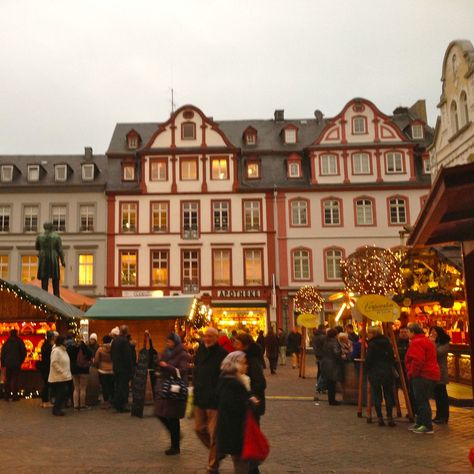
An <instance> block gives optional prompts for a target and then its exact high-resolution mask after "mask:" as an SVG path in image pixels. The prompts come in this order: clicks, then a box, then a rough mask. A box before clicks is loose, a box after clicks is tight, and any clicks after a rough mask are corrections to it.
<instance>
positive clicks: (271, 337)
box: [265, 328, 280, 374]
mask: <svg viewBox="0 0 474 474" xmlns="http://www.w3.org/2000/svg"><path fill="white" fill-rule="evenodd" d="M265 353H266V355H267V357H268V361H269V362H270V372H271V373H272V374H276V368H277V364H278V355H279V353H280V344H279V343H278V337H277V336H276V334H275V333H274V332H273V329H271V328H270V329H269V330H268V333H267V335H266V337H265Z"/></svg>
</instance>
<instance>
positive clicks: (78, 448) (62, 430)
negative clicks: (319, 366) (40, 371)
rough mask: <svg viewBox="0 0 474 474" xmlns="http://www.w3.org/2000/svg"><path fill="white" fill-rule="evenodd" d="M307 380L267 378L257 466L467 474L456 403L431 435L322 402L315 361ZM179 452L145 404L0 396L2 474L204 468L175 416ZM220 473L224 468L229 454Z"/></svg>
mask: <svg viewBox="0 0 474 474" xmlns="http://www.w3.org/2000/svg"><path fill="white" fill-rule="evenodd" d="M308 363H309V365H310V367H309V368H308V371H307V378H306V379H301V378H299V377H298V371H297V370H292V369H291V368H290V367H285V368H281V367H279V370H278V374H277V375H275V376H270V375H269V374H268V370H267V371H266V373H267V379H268V383H269V389H268V395H269V400H268V404H267V407H268V408H267V413H266V415H265V416H264V417H263V419H262V427H263V430H264V432H265V433H266V435H267V437H268V438H269V441H270V445H271V452H270V456H269V458H268V459H267V461H266V462H265V463H264V464H263V466H262V467H261V471H262V472H263V473H268V474H270V473H271V474H278V473H366V472H367V473H425V472H426V473H431V472H433V473H445V472H446V473H469V472H471V473H472V472H473V471H472V470H471V469H470V467H469V464H468V461H467V455H468V451H469V449H470V447H471V446H473V445H474V411H472V410H469V409H461V408H455V409H453V410H452V415H451V421H450V424H449V425H448V426H442V427H436V432H435V434H434V435H433V436H429V435H415V434H412V433H409V432H408V431H407V427H408V422H407V421H406V420H405V419H403V420H400V421H399V422H398V424H397V426H396V427H395V428H388V427H383V428H381V427H378V426H377V425H376V424H367V423H366V420H365V419H359V418H357V416H356V409H355V407H353V406H339V407H330V406H328V405H327V403H326V402H325V401H323V400H321V401H320V402H319V403H316V402H314V401H313V400H312V396H313V395H314V383H315V379H314V375H315V370H314V362H313V360H312V358H310V357H309V358H308ZM182 428H183V433H184V438H183V442H182V450H181V455H180V456H173V457H167V456H165V455H164V454H163V451H164V450H165V449H167V448H168V438H167V435H166V433H165V432H164V430H163V429H162V427H161V425H160V423H159V422H158V421H157V420H156V419H155V418H154V417H153V416H152V407H146V409H145V417H144V418H143V419H137V418H132V417H130V416H129V415H128V414H115V413H111V412H110V411H107V410H101V409H99V408H93V409H91V410H87V411H83V412H79V413H77V412H74V413H73V411H72V410H67V416H66V417H63V418H56V417H53V416H51V413H50V410H45V409H41V408H39V401H38V400H22V401H21V402H18V403H13V402H9V403H5V402H3V401H0V445H1V447H2V449H1V450H0V472H5V473H26V472H28V473H30V472H32V471H34V472H37V473H57V472H74V473H75V472H81V473H82V472H83V473H112V472H113V473H176V474H191V473H193V474H194V473H195V474H203V473H204V472H205V469H204V468H205V465H206V452H205V449H204V448H203V447H202V446H201V445H200V443H199V442H198V440H197V438H196V436H195V435H194V433H193V420H188V419H186V420H183V422H182ZM221 472H222V473H230V472H232V465H231V462H230V460H229V459H226V460H225V461H224V462H223V463H222V469H221Z"/></svg>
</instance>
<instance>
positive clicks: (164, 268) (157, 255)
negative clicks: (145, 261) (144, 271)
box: [151, 250, 168, 286]
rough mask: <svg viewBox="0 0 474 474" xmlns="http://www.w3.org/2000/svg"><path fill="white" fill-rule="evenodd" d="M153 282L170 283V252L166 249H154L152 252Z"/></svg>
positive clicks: (162, 284) (164, 284) (156, 283)
mask: <svg viewBox="0 0 474 474" xmlns="http://www.w3.org/2000/svg"><path fill="white" fill-rule="evenodd" d="M151 284H152V285H154V286H167V285H168V252H167V251H166V250H153V251H152V253H151Z"/></svg>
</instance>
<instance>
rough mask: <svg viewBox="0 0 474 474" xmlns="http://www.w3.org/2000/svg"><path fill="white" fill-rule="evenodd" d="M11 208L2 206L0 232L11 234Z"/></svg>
mask: <svg viewBox="0 0 474 474" xmlns="http://www.w3.org/2000/svg"><path fill="white" fill-rule="evenodd" d="M10 213H11V209H10V206H0V232H10Z"/></svg>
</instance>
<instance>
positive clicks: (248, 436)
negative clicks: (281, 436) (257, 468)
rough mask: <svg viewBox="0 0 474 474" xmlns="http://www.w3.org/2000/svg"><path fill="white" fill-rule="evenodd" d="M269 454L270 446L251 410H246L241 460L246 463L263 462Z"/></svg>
mask: <svg viewBox="0 0 474 474" xmlns="http://www.w3.org/2000/svg"><path fill="white" fill-rule="evenodd" d="M269 452H270V446H269V444H268V440H267V438H266V437H265V435H264V434H263V433H262V430H261V429H260V426H258V424H257V422H256V421H255V418H254V416H253V413H252V410H251V409H250V408H249V409H248V410H247V418H246V420H245V428H244V442H243V446H242V454H241V456H240V457H241V458H242V459H243V460H246V461H260V462H262V461H265V459H267V457H268V453H269Z"/></svg>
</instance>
